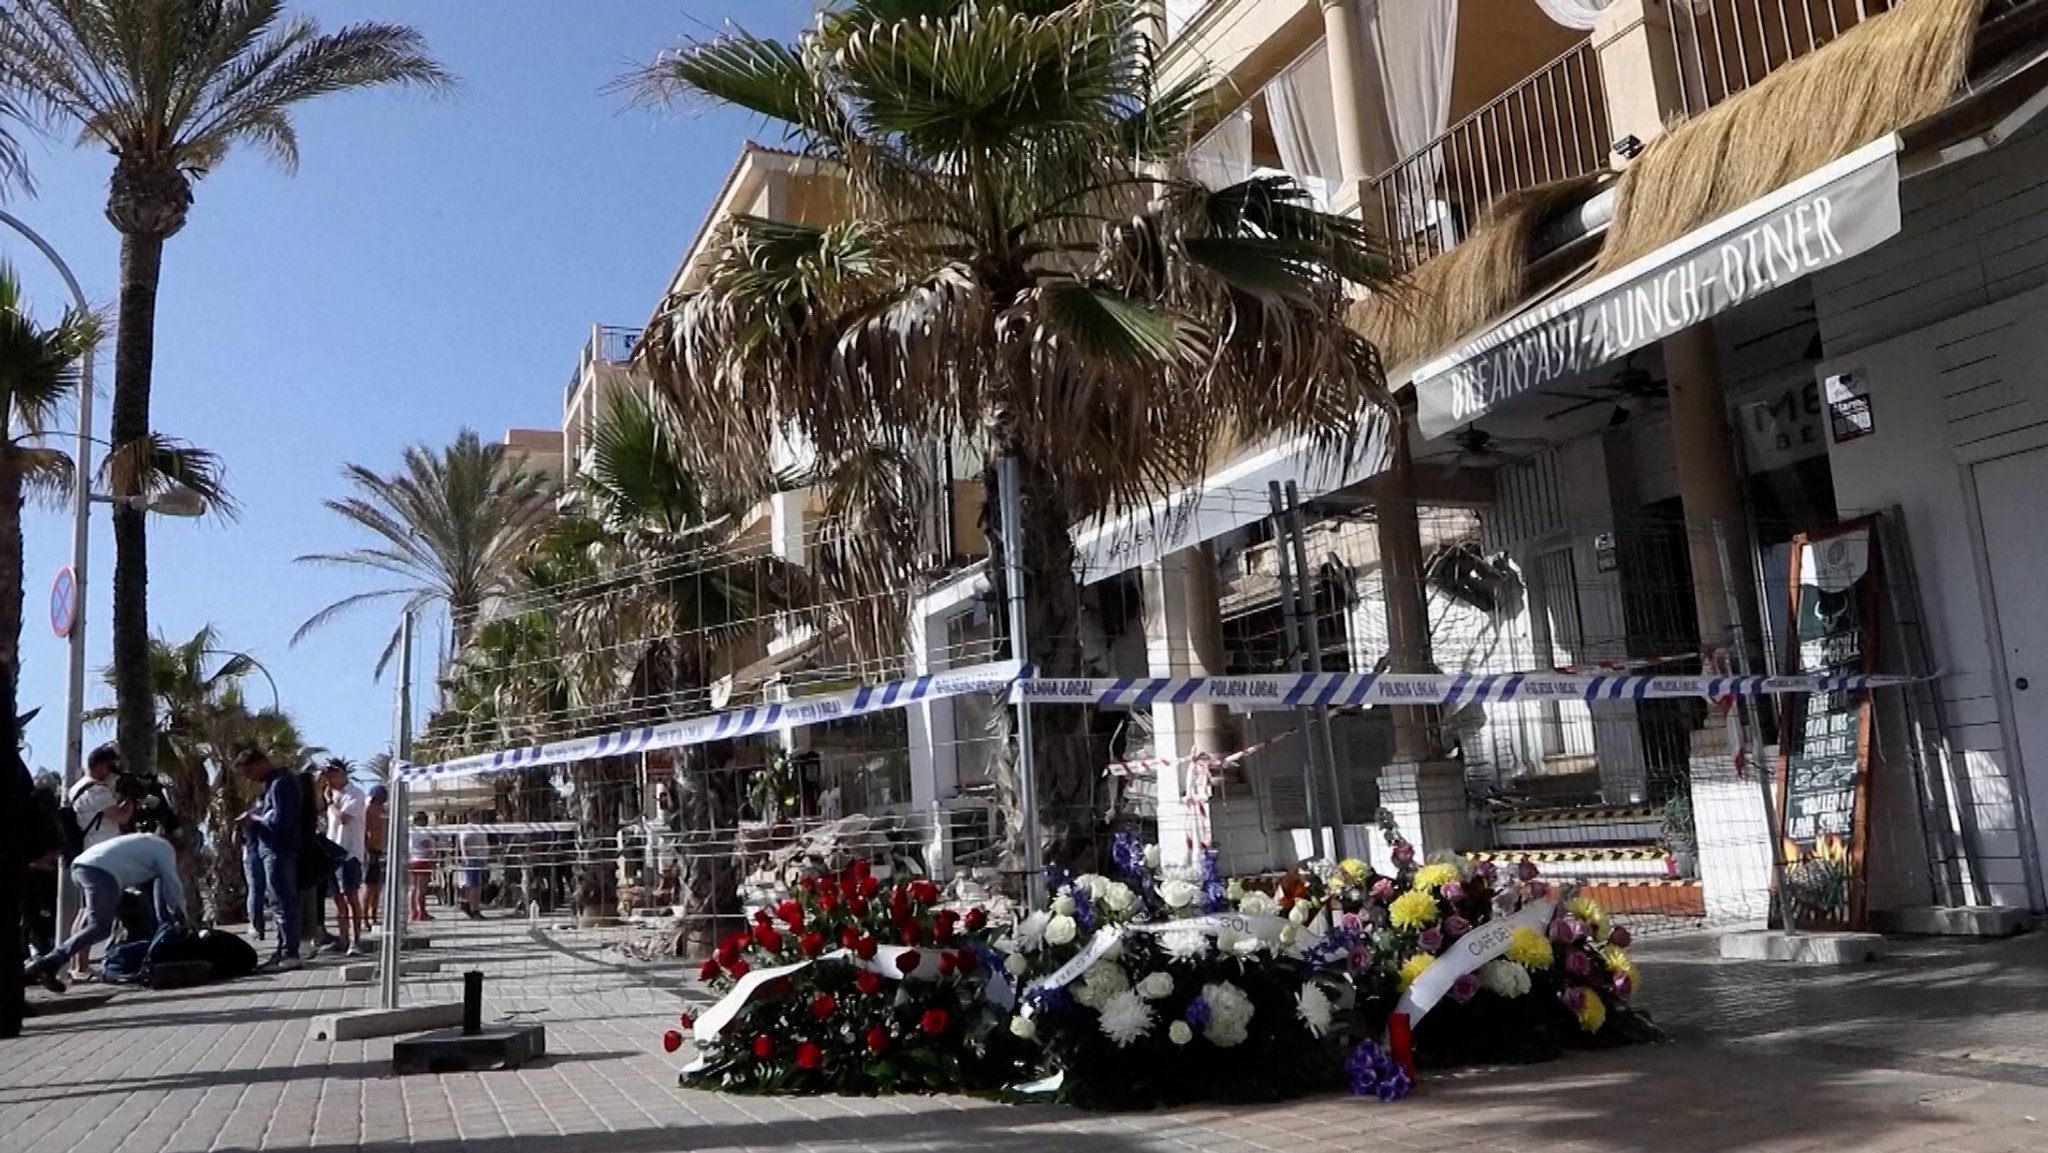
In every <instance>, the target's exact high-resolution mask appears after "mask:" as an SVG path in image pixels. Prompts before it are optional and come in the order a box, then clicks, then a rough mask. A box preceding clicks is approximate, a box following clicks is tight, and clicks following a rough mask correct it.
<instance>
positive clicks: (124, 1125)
mask: <svg viewBox="0 0 2048 1153" xmlns="http://www.w3.org/2000/svg"><path fill="white" fill-rule="evenodd" d="M437 930H438V935H437V939H436V946H435V948H434V950H432V953H433V954H434V955H439V956H441V957H443V958H444V959H447V960H449V961H452V962H457V963H453V964H450V966H449V970H448V972H447V973H446V974H444V977H445V978H446V979H436V980H431V981H410V982H408V990H407V995H408V996H409V997H412V996H425V995H440V996H449V995H452V994H453V991H454V990H455V988H456V983H455V980H454V973H455V972H457V971H459V970H460V968H462V967H465V966H466V964H468V963H470V962H473V961H477V960H485V961H486V963H485V965H484V967H485V968H486V969H487V970H491V971H493V983H492V986H491V991H490V994H489V1000H488V1004H489V1007H490V1010H491V1015H492V1016H494V1017H500V1016H505V1015H508V1014H509V1015H513V1016H516V1017H518V1018H520V1019H539V1020H542V1021H544V1022H545V1023H546V1024H547V1027H548V1048H549V1051H550V1053H551V1057H550V1059H549V1060H548V1061H547V1062H546V1063H545V1064H542V1065H537V1066H535V1067H532V1068H529V1069H525V1070H520V1071H517V1072H509V1073H488V1074H465V1075H452V1076H441V1077H408V1078H395V1077H392V1076H390V1075H389V1073H388V1071H387V1070H388V1068H389V1064H388V1063H389V1057H390V1044H389V1042H367V1043H344V1044H334V1045H330V1044H326V1043H318V1042H311V1041H309V1040H308V1039H307V1038H308V1028H307V1021H308V1019H309V1018H310V1017H311V1016H313V1015H314V1014H316V1013H320V1012H326V1011H332V1010H335V1009H340V1008H347V1007H352V1006H356V1005H361V1004H366V1003H367V1002H368V1001H369V1000H370V999H371V998H372V997H373V996H374V991H373V989H372V988H371V987H368V986H343V985H341V984H339V983H338V978H337V975H336V974H335V973H334V971H333V969H332V967H331V966H323V967H318V968H313V969H308V970H306V971H304V972H300V973H295V974H289V975H284V976H276V977H261V978H256V979H253V980H250V981H246V982H240V983H236V984H232V985H226V986H221V987H217V988H213V989H199V990H188V991H183V992H171V993H129V994H124V995H123V996H122V997H121V998H120V999H119V1000H118V1001H117V1002H115V1003H114V1004H111V1005H108V1006H106V1007H104V1008H101V1009H96V1010H92V1011H88V1012H84V1013H78V1014H73V1015H66V1016H61V1017H49V1018H38V1019H37V1020H35V1021H33V1022H31V1025H30V1031H29V1032H28V1034H27V1035H25V1036H24V1037H23V1038H21V1039H20V1040H18V1041H11V1042H0V1134H4V1137H0V1148H5V1149H8V1150H15V1149H20V1150H34V1151H41V1150H49V1151H51V1153H58V1151H76V1153H116V1151H123V1153H125V1151H134V1153H171V1151H177V1153H200V1151H214V1153H240V1151H242V1150H257V1149H286V1148H289V1149H303V1148H307V1147H308V1146H317V1147H322V1148H335V1149H360V1150H367V1151H370V1153H401V1151H408V1153H409V1151H413V1150H418V1151H420V1153H440V1151H454V1150H471V1149H475V1150H502V1151H506V1153H667V1151H671V1150H675V1151H682V1150H691V1151H714V1150H734V1149H750V1148H751V1149H766V1148H777V1149H782V1148H802V1149H812V1150H835V1151H836V1150H909V1149H968V1148H972V1149H977V1150H987V1151H991V1153H1002V1151H1008V1150H1018V1151H1022V1150H1036V1149H1048V1148H1053V1147H1059V1148H1061V1149H1070V1150H1074V1151H1076V1153H1110V1151H1124V1150H1133V1151H1135V1150H1146V1151H1150V1150H1176V1151H1188V1150H1203V1151H1217V1153H1226V1151H1238V1150H1275V1151H1278V1150H1286V1151H1295V1150H1302V1151H1307V1150H1340V1149H1361V1148H1377V1147H1386V1148H1390V1149H1398V1150H1401V1151H1402V1153H1439V1151H1443V1153H1448V1151H1453V1150H1458V1151H1466V1150H1469V1151H1471V1153H1479V1151H1480V1150H1487V1151H1493V1150H1502V1151H1526V1153H1750V1151H1755V1153H1766V1151H1768V1153H1794V1151H1798V1150H1835V1149H1840V1150H1854V1151H1856V1153H1890V1151H1894V1150H1899V1151H1903V1150H1908V1149H1911V1150H1923V1149H1925V1150H1936V1151H1950V1153H2006V1151H2014V1153H2017V1151H2021V1150H2038V1149H2044V1148H2048V937H2036V938H2022V939H2020V940H2017V941H2011V942H2002V943H1997V944H1991V945H1970V946H1965V945H1951V944H1945V943H1944V944H1933V943H1921V944H1915V945H1906V946H1900V947H1898V948H1897V950H1896V951H1895V956H1894V959H1890V960H1887V961H1885V962H1882V963H1880V964H1879V965H1876V966H1871V967H1867V968H1863V969H1859V970H1853V971H1847V972H1816V971H1813V970H1793V969H1785V968H1773V967H1765V966H1759V965H1743V964H1729V963H1725V962H1721V961H1719V960H1718V959H1716V958H1714V957H1713V956H1712V955H1711V951H1710V943H1707V942H1703V941H1699V940H1680V941H1671V942H1662V943H1658V944H1654V945H1649V946H1646V947H1644V948H1643V949H1641V950H1640V953H1641V954H1642V955H1643V957H1644V958H1645V969H1646V972H1647V975H1648V982H1649V991H1648V994H1647V998H1648V1003H1649V1004H1650V1006H1651V1007H1652V1009H1653V1011H1655V1012H1656V1013H1657V1014H1658V1015H1659V1017H1660V1019H1661V1020H1663V1021H1664V1022H1665V1023H1666V1024H1667V1026H1668V1027H1669V1028H1670V1029H1671V1031H1672V1033H1673V1036H1674V1041H1673V1042H1672V1043H1671V1044H1668V1045H1660V1046H1650V1047H1643V1048H1637V1049H1631V1050H1625V1051H1621V1052H1614V1053H1605V1054H1599V1055H1593V1056H1583V1057H1575V1058H1572V1059H1569V1060H1565V1061H1560V1062H1557V1063H1554V1064H1550V1065H1544V1066H1537V1067H1531V1068H1516V1069H1504V1070H1487V1071H1474V1072H1469V1073H1464V1074H1460V1075H1455V1076H1435V1077H1429V1078H1426V1079H1425V1081H1424V1083H1423V1086H1422V1088H1421V1090H1420V1091H1419V1092H1418V1093H1417V1094H1416V1095H1415V1096H1414V1097H1412V1098H1411V1099H1409V1100H1408V1101H1405V1102H1402V1103H1399V1104H1395V1105H1381V1104H1378V1103H1376V1102H1363V1101H1352V1100H1348V1099H1339V1098H1325V1099H1317V1100H1311V1101H1304V1102H1293V1103H1289V1104H1287V1105H1284V1106H1274V1107H1266V1108H1247V1109H1230V1110H1221V1109H1204V1110H1187V1111H1178V1112H1172V1113H1159V1114H1143V1115H1135V1116H1130V1115H1126V1116H1096V1115H1086V1114H1080V1113H1075V1112H1071V1111H1068V1110H1064V1109H1059V1108H1053V1107H1043V1108H1014V1107H1006V1106H999V1105H992V1104H988V1103H985V1102H980V1101H974V1100H965V1099H931V1098H894V1099H883V1100H836V1099H798V1100H789V1099H762V1098H732V1097H722V1096H719V1095H716V1094H709V1093H696V1092H685V1091H682V1090H680V1089H678V1088H677V1087H676V1083H675V1069H676V1067H677V1066H678V1065H679V1064H680V1063H681V1062H680V1060H678V1059H677V1058H672V1057H668V1056H666V1055H664V1054H662V1053H661V1052H660V1051H659V1048H658V1046H657V1045H656V1044H655V1040H656V1038H657V1037H658V1036H659V1034H660V1031H661V1030H662V1029H663V1028H665V1027H666V1026H667V1023H668V1022H669V1021H670V1020H672V1018H673V1014H674V1013H675V1011H676V1010H677V1008H678V1007H680V1005H681V1000H680V985H679V983H678V982H677V981H675V980H674V977H673V974H674V973H675V970H674V968H673V967H670V968H668V969H667V970H659V969H654V970H650V969H643V968H633V967H627V966H621V965H616V964H607V963H603V962H602V961H600V960H599V959H597V958H595V957H593V956H592V955H590V954H589V953H588V952H587V951H585V950H582V949H580V948H579V947H578V946H577V944H576V942H575V940H574V939H573V937H569V938H557V939H553V940H536V939H534V938H532V937H531V936H529V935H528V934H527V933H526V931H525V928H524V926H523V924H511V923H505V922H495V923H489V924H486V925H483V926H469V925H464V926H459V927H457V926H446V927H443V926H439V925H437Z"/></svg>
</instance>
